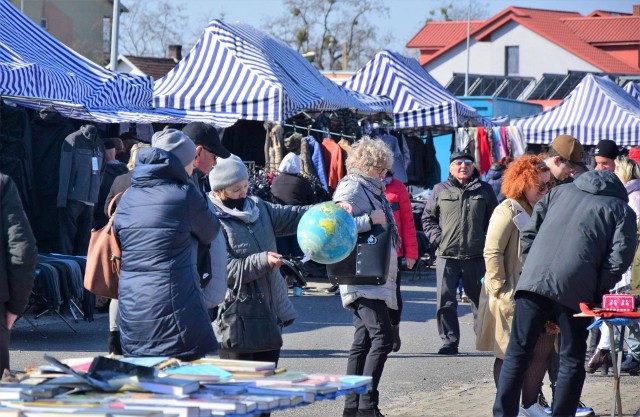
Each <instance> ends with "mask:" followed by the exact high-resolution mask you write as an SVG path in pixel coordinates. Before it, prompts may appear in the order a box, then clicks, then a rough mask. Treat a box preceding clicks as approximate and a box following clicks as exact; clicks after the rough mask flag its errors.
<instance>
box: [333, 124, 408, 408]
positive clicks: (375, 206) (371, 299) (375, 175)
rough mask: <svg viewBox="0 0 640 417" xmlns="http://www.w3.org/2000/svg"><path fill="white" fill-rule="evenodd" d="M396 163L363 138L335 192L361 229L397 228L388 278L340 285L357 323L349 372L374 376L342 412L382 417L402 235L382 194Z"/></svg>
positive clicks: (388, 151) (386, 150)
mask: <svg viewBox="0 0 640 417" xmlns="http://www.w3.org/2000/svg"><path fill="white" fill-rule="evenodd" d="M392 162H393V153H392V151H391V149H389V147H388V146H387V145H386V144H385V143H384V142H383V141H382V140H380V139H371V138H369V137H367V136H365V137H363V138H362V139H360V140H359V141H358V142H356V143H355V144H354V145H353V146H352V148H351V152H350V153H349V156H348V158H347V175H346V176H345V177H344V178H343V179H342V180H340V183H339V184H338V186H337V188H336V191H335V193H334V195H333V201H335V202H339V203H348V204H350V205H351V207H352V209H353V216H354V218H355V221H356V225H357V228H358V233H364V232H368V231H370V230H371V229H372V228H373V226H374V225H375V224H387V223H388V224H390V225H391V226H392V227H393V230H394V239H393V242H394V244H393V245H391V250H390V252H389V256H388V258H387V259H388V261H387V262H388V263H389V272H388V273H387V281H386V283H385V284H384V285H340V295H341V296H342V305H343V306H344V307H345V308H347V309H349V310H351V312H352V313H353V326H354V327H355V333H354V336H353V344H352V345H351V350H350V351H349V360H348V362H347V374H349V375H367V376H371V377H373V381H372V383H371V390H369V391H368V392H367V393H365V394H361V395H356V394H350V395H347V398H346V400H345V406H344V411H343V414H342V415H343V417H353V416H357V417H368V416H371V417H383V416H382V414H381V413H380V409H379V408H378V397H379V393H378V383H379V382H380V377H381V376H382V371H383V369H384V364H385V362H386V360H387V355H388V354H389V353H390V352H391V349H392V348H393V329H392V326H391V319H390V318H389V311H388V308H391V309H394V310H397V309H398V305H397V299H396V273H397V257H396V248H395V246H396V245H395V244H396V242H398V241H399V238H398V231H397V228H396V227H395V221H394V217H393V210H392V209H391V205H390V204H389V201H388V200H387V198H386V196H385V194H384V189H385V182H384V179H385V176H386V175H387V171H388V170H389V169H390V168H391V163H392Z"/></svg>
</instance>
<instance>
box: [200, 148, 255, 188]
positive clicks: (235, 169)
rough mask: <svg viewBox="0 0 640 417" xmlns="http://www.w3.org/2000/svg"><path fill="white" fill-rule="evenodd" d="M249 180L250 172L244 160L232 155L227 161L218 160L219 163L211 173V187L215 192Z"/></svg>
mask: <svg viewBox="0 0 640 417" xmlns="http://www.w3.org/2000/svg"><path fill="white" fill-rule="evenodd" d="M248 179H249V170H247V167H246V165H245V164H244V162H242V159H240V158H238V157H237V156H236V155H234V154H231V156H229V157H228V158H226V159H218V163H217V164H216V166H214V167H213V169H212V170H211V172H210V173H209V185H211V189H212V190H213V191H218V190H222V189H223V188H227V187H229V186H232V185H233V184H235V183H237V182H240V181H242V180H248Z"/></svg>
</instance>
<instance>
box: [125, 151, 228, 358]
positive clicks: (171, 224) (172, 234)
mask: <svg viewBox="0 0 640 417" xmlns="http://www.w3.org/2000/svg"><path fill="white" fill-rule="evenodd" d="M114 227H115V231H116V236H117V238H118V239H119V240H120V242H121V245H122V270H121V273H120V286H119V291H118V295H119V307H120V322H119V327H120V333H121V342H122V351H123V352H124V354H125V355H127V356H175V357H178V358H185V359H187V358H197V357H202V356H204V355H205V354H206V353H208V352H210V351H212V350H214V349H215V348H216V346H217V343H216V340H215V336H214V334H213V329H212V328H211V321H210V319H209V315H208V313H207V310H206V308H205V304H204V298H203V295H202V292H201V291H200V282H199V277H198V271H197V267H196V254H197V245H198V243H209V242H211V241H212V240H213V239H214V238H215V237H216V235H217V234H218V231H219V227H220V223H219V221H218V219H217V218H216V216H215V214H214V213H213V212H212V211H211V210H210V209H209V206H208V204H207V201H206V200H205V199H204V197H203V196H202V193H201V192H200V191H199V190H197V189H196V188H195V186H194V185H193V184H192V183H191V182H190V181H189V177H188V176H187V172H186V171H185V169H184V167H183V166H182V164H181V163H180V161H179V160H178V158H177V157H175V156H174V155H173V154H171V153H169V152H166V151H164V150H161V149H158V148H145V149H141V150H140V151H139V153H138V159H137V162H136V167H135V168H134V170H133V175H132V179H131V187H130V188H129V190H128V191H127V192H126V193H125V194H124V195H123V196H122V198H121V199H120V202H119V203H118V211H117V212H116V214H115V220H114Z"/></svg>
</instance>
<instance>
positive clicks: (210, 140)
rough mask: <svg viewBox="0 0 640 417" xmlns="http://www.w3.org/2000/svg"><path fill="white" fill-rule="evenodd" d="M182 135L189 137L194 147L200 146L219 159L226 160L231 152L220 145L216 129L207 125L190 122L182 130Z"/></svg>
mask: <svg viewBox="0 0 640 417" xmlns="http://www.w3.org/2000/svg"><path fill="white" fill-rule="evenodd" d="M182 133H184V134H185V135H187V136H189V137H190V138H191V140H192V141H193V143H195V144H196V146H198V145H200V146H202V147H203V148H205V149H206V150H208V151H209V152H211V153H213V154H215V155H216V156H217V157H220V158H228V157H229V156H231V152H229V151H228V150H227V148H225V147H224V146H222V143H220V136H218V131H217V129H216V128H215V127H214V126H212V125H210V124H207V123H202V122H191V123H189V124H188V125H186V126H185V127H184V128H183V129H182Z"/></svg>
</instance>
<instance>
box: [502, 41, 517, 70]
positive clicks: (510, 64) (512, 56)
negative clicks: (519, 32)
mask: <svg viewBox="0 0 640 417" xmlns="http://www.w3.org/2000/svg"><path fill="white" fill-rule="evenodd" d="M504 66H505V68H504V71H505V75H518V74H519V73H520V47H519V46H507V47H505V60H504Z"/></svg>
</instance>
